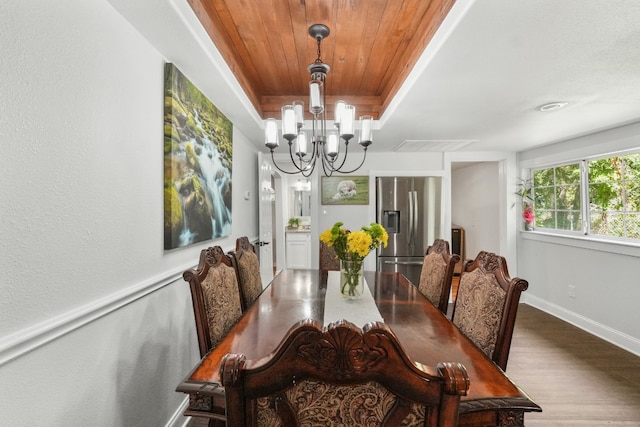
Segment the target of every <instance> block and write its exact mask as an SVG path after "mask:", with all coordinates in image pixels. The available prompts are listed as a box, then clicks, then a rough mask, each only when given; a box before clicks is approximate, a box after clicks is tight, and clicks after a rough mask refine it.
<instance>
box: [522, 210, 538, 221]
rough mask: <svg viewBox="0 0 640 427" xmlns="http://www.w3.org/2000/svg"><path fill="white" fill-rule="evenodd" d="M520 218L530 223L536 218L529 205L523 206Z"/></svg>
mask: <svg viewBox="0 0 640 427" xmlns="http://www.w3.org/2000/svg"><path fill="white" fill-rule="evenodd" d="M522 218H524V221H525V222H526V223H527V224H531V223H532V222H533V221H535V219H536V215H535V214H534V213H533V208H532V207H531V206H525V208H524V209H523V210H522Z"/></svg>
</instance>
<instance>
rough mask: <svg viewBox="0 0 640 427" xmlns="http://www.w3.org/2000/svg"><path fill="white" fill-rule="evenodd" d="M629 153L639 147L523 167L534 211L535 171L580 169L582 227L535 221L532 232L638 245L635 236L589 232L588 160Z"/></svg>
mask: <svg viewBox="0 0 640 427" xmlns="http://www.w3.org/2000/svg"><path fill="white" fill-rule="evenodd" d="M630 154H640V147H635V148H632V149H627V150H622V151H617V152H609V153H605V154H599V155H592V156H582V158H581V159H572V160H566V161H559V162H554V163H549V164H539V165H535V166H534V165H532V166H530V167H528V168H526V169H524V170H523V172H525V177H528V178H531V179H532V189H531V191H532V196H533V198H534V201H533V206H534V211H535V207H536V200H535V199H536V197H535V190H536V187H535V182H534V181H535V180H533V176H534V172H535V171H539V170H545V169H555V168H559V167H563V166H570V165H575V164H578V165H579V169H580V171H579V172H580V182H579V185H580V189H579V192H580V215H581V217H582V218H581V226H582V229H581V230H566V229H559V228H547V227H542V226H538V225H537V224H536V223H534V224H535V228H534V231H533V233H539V234H546V235H554V236H563V237H572V238H580V240H585V239H588V240H590V241H594V242H608V243H613V244H616V245H620V244H623V245H629V246H631V247H640V238H638V239H636V238H629V237H618V236H610V235H603V234H592V233H591V209H590V202H589V201H590V200H591V199H590V197H589V196H590V195H589V162H591V161H597V160H601V159H608V158H612V157H624V156H627V155H630ZM554 173H555V171H554ZM626 180H627V179H626V177H625V178H624V179H623V181H626ZM553 188H554V194H556V189H557V185H556V183H555V176H554V185H553ZM554 202H557V201H555V200H554ZM553 211H554V215H557V203H554V209H553ZM625 211H626V209H625ZM556 224H557V222H556ZM527 233H530V231H527Z"/></svg>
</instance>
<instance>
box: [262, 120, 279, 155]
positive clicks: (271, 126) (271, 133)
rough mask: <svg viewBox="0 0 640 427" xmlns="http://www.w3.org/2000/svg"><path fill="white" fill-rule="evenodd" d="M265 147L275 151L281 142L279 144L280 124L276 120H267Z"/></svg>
mask: <svg viewBox="0 0 640 427" xmlns="http://www.w3.org/2000/svg"><path fill="white" fill-rule="evenodd" d="M264 145H266V146H267V148H269V149H271V150H273V149H274V148H276V147H277V146H278V145H280V142H278V123H277V122H276V119H267V121H266V123H265V126H264Z"/></svg>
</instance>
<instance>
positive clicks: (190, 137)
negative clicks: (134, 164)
mask: <svg viewBox="0 0 640 427" xmlns="http://www.w3.org/2000/svg"><path fill="white" fill-rule="evenodd" d="M232 134H233V125H232V123H231V122H230V121H229V119H227V118H226V117H225V116H224V115H223V114H222V113H221V112H220V111H219V110H218V109H217V108H216V107H215V106H214V105H213V104H212V103H211V101H210V100H209V99H208V98H207V97H205V96H204V95H203V94H202V92H200V91H199V90H198V88H196V87H195V86H194V85H193V83H191V82H190V81H189V80H188V79H187V78H186V77H185V76H184V75H183V74H182V73H181V72H180V70H178V68H176V67H175V66H174V65H173V64H166V65H165V69H164V248H165V249H175V248H178V247H182V246H188V245H192V244H195V243H198V242H203V241H206V240H211V239H216V238H220V237H224V236H228V235H229V234H230V233H231V171H232V160H233V135H232Z"/></svg>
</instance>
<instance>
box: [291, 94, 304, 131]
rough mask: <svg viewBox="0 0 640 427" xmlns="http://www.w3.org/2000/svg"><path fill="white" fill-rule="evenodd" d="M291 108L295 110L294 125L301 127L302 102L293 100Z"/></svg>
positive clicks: (302, 119)
mask: <svg viewBox="0 0 640 427" xmlns="http://www.w3.org/2000/svg"><path fill="white" fill-rule="evenodd" d="M293 109H294V111H295V112H296V125H297V127H298V129H301V128H302V126H304V102H302V101H293Z"/></svg>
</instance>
